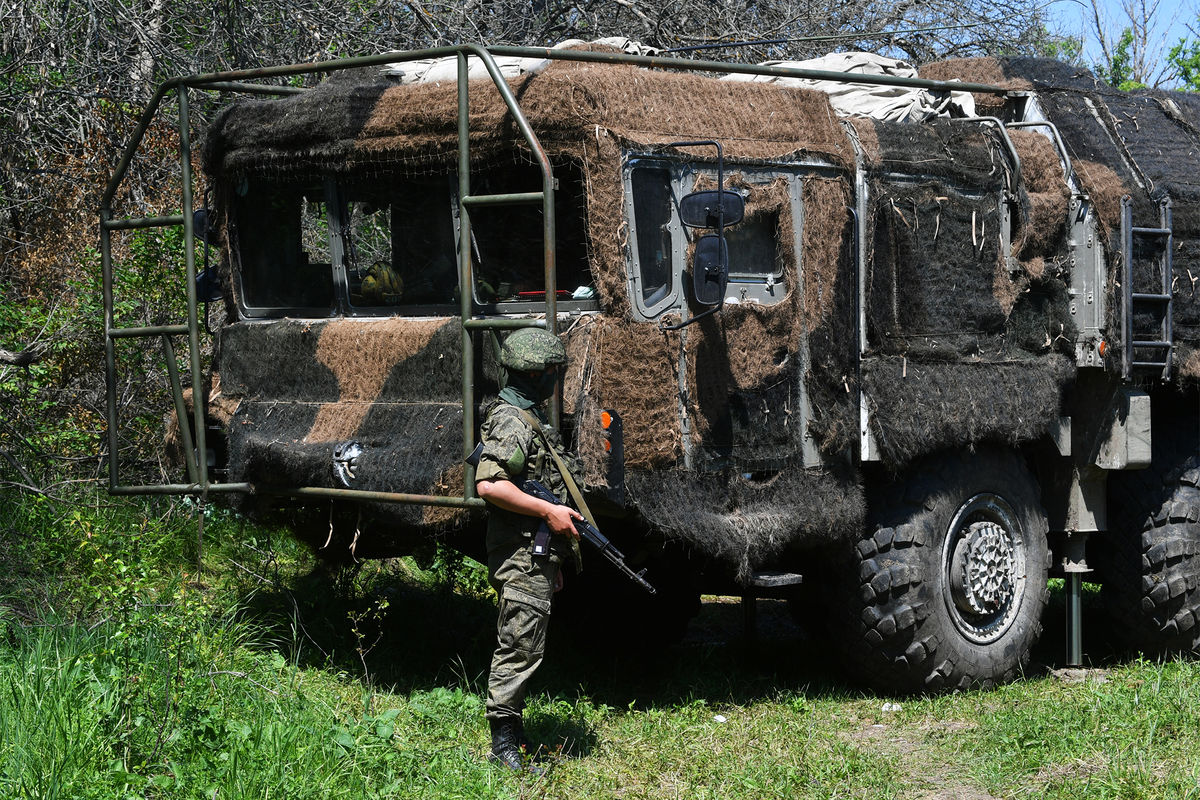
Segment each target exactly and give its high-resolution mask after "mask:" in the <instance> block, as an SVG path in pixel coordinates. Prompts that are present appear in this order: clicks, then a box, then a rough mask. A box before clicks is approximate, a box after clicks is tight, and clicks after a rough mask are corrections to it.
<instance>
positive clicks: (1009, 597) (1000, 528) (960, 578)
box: [942, 493, 1026, 644]
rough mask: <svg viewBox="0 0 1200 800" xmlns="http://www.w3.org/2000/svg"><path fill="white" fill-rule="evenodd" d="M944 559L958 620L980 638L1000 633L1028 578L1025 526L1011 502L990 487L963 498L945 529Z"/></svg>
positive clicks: (952, 608) (952, 612)
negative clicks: (985, 490)
mask: <svg viewBox="0 0 1200 800" xmlns="http://www.w3.org/2000/svg"><path fill="white" fill-rule="evenodd" d="M942 563H943V565H944V569H945V572H944V573H943V575H944V584H943V586H944V592H945V597H946V605H947V607H948V609H949V611H950V616H951V618H952V619H953V621H954V626H955V627H956V628H958V630H959V632H960V633H962V634H963V636H965V637H966V638H967V639H969V640H970V641H972V642H975V643H976V644H990V643H992V642H995V641H996V640H998V639H1000V638H1001V637H1002V636H1003V635H1004V634H1005V632H1006V631H1007V630H1008V628H1009V627H1010V626H1011V624H1012V621H1013V620H1014V619H1015V618H1016V615H1017V610H1018V609H1019V608H1020V606H1021V601H1022V595H1023V593H1024V589H1025V583H1026V580H1025V551H1024V539H1023V537H1022V527H1021V523H1020V522H1019V518H1018V517H1017V515H1016V514H1015V512H1014V511H1013V509H1012V506H1010V505H1009V504H1008V502H1007V501H1005V500H1004V498H1002V497H1000V496H999V495H995V494H990V493H987V494H981V495H976V496H975V497H972V498H971V499H970V500H968V501H967V502H966V503H964V504H963V505H962V506H961V507H960V508H959V509H958V512H957V513H956V514H955V515H954V518H953V520H952V521H951V523H950V526H949V528H948V530H947V533H946V542H945V549H944V550H943V562H942Z"/></svg>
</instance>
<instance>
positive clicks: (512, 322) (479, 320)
mask: <svg viewBox="0 0 1200 800" xmlns="http://www.w3.org/2000/svg"><path fill="white" fill-rule="evenodd" d="M463 327H464V328H467V329H468V330H508V329H513V330H516V329H519V328H545V327H546V321H545V320H543V319H530V318H518V319H513V318H512V317H474V318H472V319H468V320H467V321H465V322H464V323H463ZM468 455H469V454H468Z"/></svg>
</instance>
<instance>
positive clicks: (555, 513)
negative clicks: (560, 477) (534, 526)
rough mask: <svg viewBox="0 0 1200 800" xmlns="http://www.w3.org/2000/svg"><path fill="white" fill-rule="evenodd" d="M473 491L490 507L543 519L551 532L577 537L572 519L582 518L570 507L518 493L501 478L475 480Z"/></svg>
mask: <svg viewBox="0 0 1200 800" xmlns="http://www.w3.org/2000/svg"><path fill="white" fill-rule="evenodd" d="M475 491H477V492H478V493H479V496H480V497H482V498H483V499H484V500H486V501H488V502H489V503H491V504H492V505H496V506H499V507H500V508H503V509H505V510H507V511H515V512H516V513H518V514H528V515H529V516H531V517H540V518H541V519H543V520H545V522H546V527H548V528H549V529H550V532H551V533H556V534H558V535H559V536H571V537H573V538H576V539H578V538H579V531H577V530H575V520H577V519H579V520H581V519H583V515H582V514H580V513H579V512H578V511H576V510H575V509H573V508H571V507H570V506H567V505H555V504H554V503H548V502H546V501H545V500H541V499H539V498H537V497H531V496H530V495H527V494H525V492H523V491H521V490H520V488H518V487H517V486H516V484H514V483H512V482H511V481H507V480H503V479H490V480H483V481H479V482H477V483H476V484H475Z"/></svg>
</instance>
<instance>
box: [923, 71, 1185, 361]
mask: <svg viewBox="0 0 1200 800" xmlns="http://www.w3.org/2000/svg"><path fill="white" fill-rule="evenodd" d="M921 74H922V76H923V77H930V78H938V79H945V78H952V77H957V78H961V79H964V80H983V81H984V82H989V83H998V84H1000V85H1004V86H1011V87H1014V88H1027V89H1029V90H1032V91H1033V92H1035V93H1036V96H1037V99H1038V102H1039V103H1040V105H1041V107H1042V109H1043V111H1044V112H1045V114H1046V117H1047V118H1048V119H1049V120H1050V121H1051V122H1053V123H1054V124H1055V125H1056V126H1057V127H1058V129H1059V132H1060V134H1061V135H1062V139H1063V141H1064V143H1065V145H1066V148H1067V152H1068V154H1069V155H1070V157H1071V160H1072V163H1073V166H1074V169H1075V174H1076V177H1077V179H1078V180H1079V183H1080V186H1081V188H1082V189H1083V191H1085V192H1086V193H1087V194H1088V195H1089V196H1090V198H1091V200H1092V203H1093V205H1094V207H1095V210H1096V214H1097V217H1098V219H1099V222H1100V224H1101V227H1102V230H1103V231H1104V233H1105V235H1106V249H1107V253H1108V255H1109V265H1110V275H1111V278H1112V280H1110V286H1113V287H1114V288H1115V287H1118V286H1119V285H1120V283H1121V278H1120V269H1121V265H1120V256H1119V252H1120V247H1119V241H1118V235H1119V230H1120V224H1121V222H1120V201H1121V197H1122V196H1125V195H1128V196H1130V197H1131V198H1132V201H1133V224H1134V225H1135V226H1141V227H1158V225H1159V210H1158V202H1159V200H1160V199H1162V198H1163V197H1170V199H1171V201H1172V211H1173V217H1174V219H1173V229H1174V247H1175V249H1174V252H1173V260H1174V270H1173V273H1174V274H1173V276H1172V277H1173V281H1174V292H1173V293H1174V302H1173V316H1174V334H1175V341H1176V344H1177V348H1176V353H1175V366H1176V369H1177V372H1178V374H1180V375H1181V376H1183V377H1184V378H1185V379H1189V380H1192V381H1195V380H1198V379H1200V372H1197V368H1198V367H1200V358H1197V357H1196V355H1195V354H1196V349H1197V347H1200V297H1198V296H1197V292H1196V286H1195V284H1196V281H1197V276H1200V169H1197V168H1196V164H1197V163H1198V161H1200V98H1197V97H1196V96H1194V95H1191V94H1188V93H1185V92H1164V91H1158V90H1142V91H1135V92H1121V91H1118V90H1116V89H1113V88H1112V87H1109V86H1106V85H1105V84H1103V83H1101V82H1100V81H1098V80H1097V79H1096V78H1095V76H1093V75H1092V74H1091V73H1090V72H1089V71H1087V70H1086V69H1081V68H1077V67H1071V66H1069V65H1065V64H1062V63H1060V62H1057V61H1051V60H1047V59H1034V58H1014V59H1001V60H996V59H967V60H963V61H948V62H942V63H940V64H933V65H929V66H927V67H924V68H922V70H921ZM977 99H978V96H977ZM998 113H1000V114H1001V116H1003V112H998ZM1133 268H1134V279H1133V285H1134V290H1135V291H1148V292H1159V291H1161V281H1160V275H1159V273H1158V269H1157V265H1156V264H1155V259H1153V258H1144V257H1141V254H1138V253H1135V255H1134V265H1133ZM1119 308H1120V306H1119V305H1118V304H1117V303H1116V302H1113V301H1112V299H1110V302H1109V310H1110V314H1111V315H1115V314H1116V313H1118V309H1119ZM1117 321H1118V318H1117V317H1115V316H1113V317H1112V319H1111V322H1110V325H1109V328H1110V332H1109V333H1110V335H1109V338H1110V342H1111V343H1112V344H1119V342H1118V341H1117V337H1118V335H1119V330H1120V328H1119V326H1118V325H1117V324H1116V323H1117ZM1139 323H1140V324H1142V325H1146V324H1149V325H1150V326H1153V325H1154V320H1144V319H1142V320H1135V325H1137V324H1139ZM1135 330H1136V328H1135ZM1113 351H1114V352H1115V351H1116V348H1115V347H1114V348H1113Z"/></svg>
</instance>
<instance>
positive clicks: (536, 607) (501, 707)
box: [476, 399, 582, 720]
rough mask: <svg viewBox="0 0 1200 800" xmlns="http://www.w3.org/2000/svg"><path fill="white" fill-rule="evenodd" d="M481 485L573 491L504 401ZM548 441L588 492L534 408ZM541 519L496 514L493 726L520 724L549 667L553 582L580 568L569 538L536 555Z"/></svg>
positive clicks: (491, 416) (490, 535)
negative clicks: (540, 671) (537, 680)
mask: <svg viewBox="0 0 1200 800" xmlns="http://www.w3.org/2000/svg"><path fill="white" fill-rule="evenodd" d="M484 413H485V417H484V422H483V426H482V428H481V439H482V442H483V453H482V455H481V457H480V461H479V468H478V470H477V472H476V479H477V480H489V479H495V478H500V479H506V480H510V481H512V482H513V483H515V484H517V485H518V486H520V485H521V483H522V482H523V481H525V480H528V479H530V478H533V479H536V480H539V481H541V482H542V483H544V484H545V485H546V486H548V487H549V488H550V490H551V491H553V492H554V494H555V495H556V496H557V497H558V498H559V499H560V500H563V501H564V502H569V501H568V499H567V490H566V485H565V483H564V482H563V479H562V476H561V475H560V474H559V471H558V468H557V467H556V466H555V464H554V459H553V458H551V456H550V454H549V453H548V452H546V450H545V446H544V444H543V442H542V438H541V437H539V436H538V435H537V434H536V433H534V431H533V430H532V429H531V428H530V427H529V425H528V424H527V423H526V422H525V420H524V419H523V418H522V416H521V413H520V411H519V410H518V409H517V407H516V406H514V405H511V404H510V403H508V402H505V400H503V399H500V400H496V401H495V402H493V403H492V404H491V405H489V406H488V408H487V409H486V410H485V412H484ZM530 413H532V414H534V415H535V416H536V417H537V418H538V420H539V422H541V423H542V430H543V432H544V434H545V436H546V439H547V441H549V443H550V445H551V446H552V447H554V448H555V449H556V450H557V451H558V454H559V456H560V457H562V458H563V461H564V463H565V464H566V465H567V468H568V469H570V470H571V473H572V477H573V478H575V480H576V482H577V483H578V484H579V485H581V486H582V481H581V480H580V475H581V473H582V471H581V470H580V468H579V467H580V465H579V462H578V459H576V458H575V456H574V455H572V454H570V453H568V452H567V450H566V448H565V447H564V445H563V441H562V439H561V437H560V436H559V434H558V432H557V431H555V430H554V429H553V428H551V427H549V426H548V425H546V424H545V419H544V418H543V417H542V415H541V414H540V412H538V411H536V410H535V409H531V410H530ZM540 524H541V520H540V519H539V518H537V517H531V516H526V515H524V514H518V513H515V512H512V511H506V510H504V509H502V508H497V507H493V508H490V509H489V515H488V527H487V551H488V572H489V578H490V580H491V583H492V587H493V588H494V589H495V590H496V594H497V596H498V597H499V598H500V613H499V619H498V620H497V623H496V652H495V654H494V655H493V657H492V668H491V672H490V674H489V676H488V700H487V717H488V719H489V720H501V719H506V718H520V716H521V710H522V709H523V708H524V706H525V694H526V691H527V686H528V683H529V679H530V678H531V677H532V676H533V673H534V671H536V670H537V668H538V666H539V665H540V664H541V663H542V654H543V652H544V650H545V645H546V628H547V626H548V625H549V622H550V607H551V601H552V598H553V595H554V583H555V580H556V579H557V577H558V573H559V570H560V569H561V568H562V565H563V563H564V562H577V560H578V553H579V550H578V544H577V543H576V542H575V541H574V540H573V539H569V538H568V537H565V536H552V537H551V538H550V552H549V553H548V554H547V555H545V556H534V555H533V552H532V546H533V536H534V534H535V533H536V532H537V529H538V527H539V525H540Z"/></svg>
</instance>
